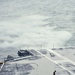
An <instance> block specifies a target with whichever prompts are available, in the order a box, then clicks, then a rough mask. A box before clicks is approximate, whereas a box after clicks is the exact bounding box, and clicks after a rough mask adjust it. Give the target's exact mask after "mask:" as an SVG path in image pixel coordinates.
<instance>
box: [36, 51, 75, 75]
mask: <svg viewBox="0 0 75 75" xmlns="http://www.w3.org/2000/svg"><path fill="white" fill-rule="evenodd" d="M35 51H37V50H35ZM37 52H38V53H39V54H41V55H42V56H44V57H45V58H47V59H48V60H50V61H52V62H53V63H55V64H57V65H58V66H60V67H61V68H63V69H64V70H66V71H68V72H69V73H71V74H72V75H75V74H74V73H73V72H72V71H70V70H68V69H66V68H65V67H63V66H62V65H60V64H59V63H58V62H56V61H54V60H52V59H50V58H49V57H47V56H46V55H44V54H42V53H41V52H39V51H37Z"/></svg>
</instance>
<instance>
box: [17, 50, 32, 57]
mask: <svg viewBox="0 0 75 75" xmlns="http://www.w3.org/2000/svg"><path fill="white" fill-rule="evenodd" d="M29 55H33V54H32V53H30V52H29V51H28V50H20V51H18V56H20V57H22V56H29Z"/></svg>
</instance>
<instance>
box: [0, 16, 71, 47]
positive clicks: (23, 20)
mask: <svg viewBox="0 0 75 75" xmlns="http://www.w3.org/2000/svg"><path fill="white" fill-rule="evenodd" d="M47 18H48V17H45V16H41V15H30V16H26V15H22V16H21V17H19V18H17V19H14V20H11V21H1V22H0V47H3V48H4V47H27V46H29V47H34V48H38V47H41V46H42V47H43V48H51V47H53V46H54V47H63V46H64V44H65V43H66V42H67V41H68V40H69V39H70V38H71V36H72V35H71V33H70V32H67V31H55V30H54V29H55V28H56V27H50V26H46V24H48V22H47V21H44V20H45V19H47Z"/></svg>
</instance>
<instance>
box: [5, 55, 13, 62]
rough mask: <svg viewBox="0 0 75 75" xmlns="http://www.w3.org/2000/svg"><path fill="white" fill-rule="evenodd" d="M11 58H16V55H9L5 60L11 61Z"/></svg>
mask: <svg viewBox="0 0 75 75" xmlns="http://www.w3.org/2000/svg"><path fill="white" fill-rule="evenodd" d="M10 60H14V57H13V56H11V55H8V56H7V58H6V59H5V60H4V61H5V62H6V61H10Z"/></svg>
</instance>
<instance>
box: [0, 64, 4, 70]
mask: <svg viewBox="0 0 75 75" xmlns="http://www.w3.org/2000/svg"><path fill="white" fill-rule="evenodd" d="M3 66H4V63H3V64H2V66H1V68H0V71H1V70H2V68H3Z"/></svg>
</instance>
